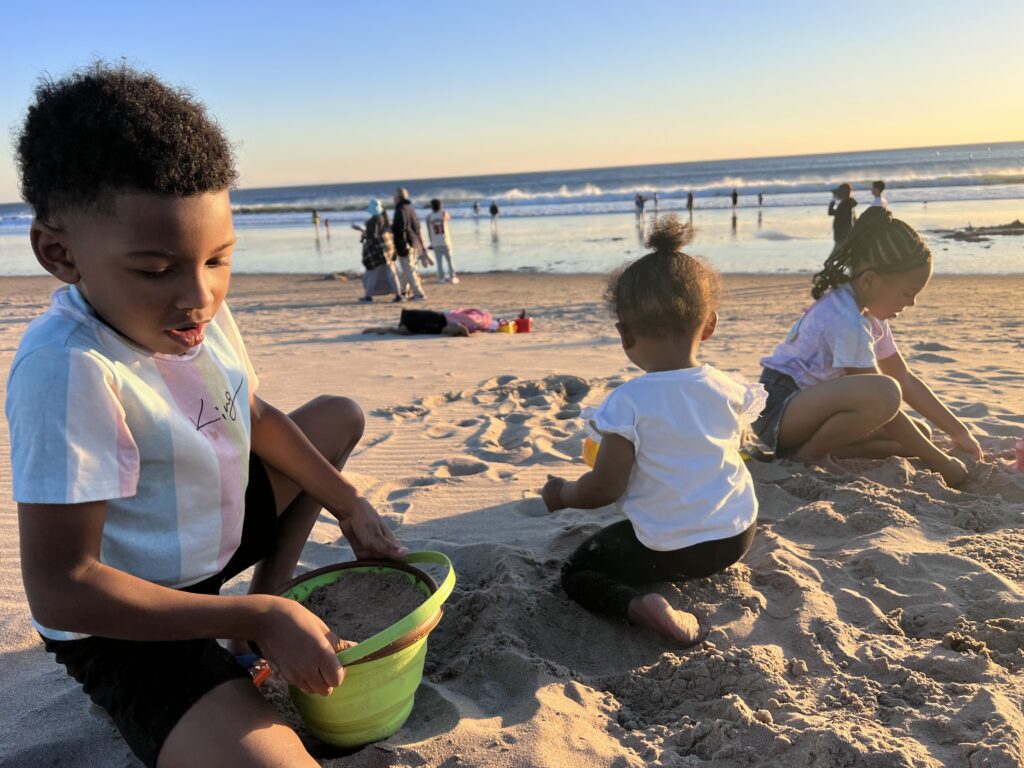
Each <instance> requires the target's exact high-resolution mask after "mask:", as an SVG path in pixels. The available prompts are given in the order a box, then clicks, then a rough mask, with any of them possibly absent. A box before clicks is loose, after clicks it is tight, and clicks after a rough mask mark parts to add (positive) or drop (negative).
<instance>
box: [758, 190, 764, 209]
mask: <svg viewBox="0 0 1024 768" xmlns="http://www.w3.org/2000/svg"><path fill="white" fill-rule="evenodd" d="M763 204H764V194H763V193H761V192H758V193H757V207H758V208H760V207H761V206H762V205H763Z"/></svg>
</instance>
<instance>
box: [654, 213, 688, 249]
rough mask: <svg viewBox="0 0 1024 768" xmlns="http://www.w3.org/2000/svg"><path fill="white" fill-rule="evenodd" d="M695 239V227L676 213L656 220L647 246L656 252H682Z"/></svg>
mask: <svg viewBox="0 0 1024 768" xmlns="http://www.w3.org/2000/svg"><path fill="white" fill-rule="evenodd" d="M692 240H693V227H692V226H690V224H688V223H685V222H682V221H680V220H679V217H678V216H676V215H675V214H669V215H668V216H660V217H658V218H657V219H655V221H654V225H653V227H652V229H651V234H649V235H648V236H647V247H648V248H650V249H651V250H652V251H654V252H655V253H663V254H669V253H682V250H683V248H685V247H686V246H687V245H688V244H689V243H690V241H692Z"/></svg>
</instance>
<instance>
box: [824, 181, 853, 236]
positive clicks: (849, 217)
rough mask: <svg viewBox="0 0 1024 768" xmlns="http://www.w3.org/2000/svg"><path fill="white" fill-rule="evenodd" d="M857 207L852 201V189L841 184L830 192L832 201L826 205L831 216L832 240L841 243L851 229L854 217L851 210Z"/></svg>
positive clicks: (847, 185)
mask: <svg viewBox="0 0 1024 768" xmlns="http://www.w3.org/2000/svg"><path fill="white" fill-rule="evenodd" d="M856 207H857V201H856V200H854V199H853V187H851V186H850V185H849V184H847V183H846V182H843V183H842V184H840V185H839V186H838V187H836V188H835V189H833V190H832V199H831V200H830V201H829V204H828V215H829V216H832V217H833V219H832V239H833V240H835V242H836V243H841V242H843V240H845V239H846V236H847V235H848V234H850V230H851V229H853V222H854V221H855V220H856V218H857V217H856V216H854V215H853V209H854V208H856Z"/></svg>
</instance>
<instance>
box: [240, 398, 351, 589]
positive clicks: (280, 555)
mask: <svg viewBox="0 0 1024 768" xmlns="http://www.w3.org/2000/svg"><path fill="white" fill-rule="evenodd" d="M288 416H289V417H290V418H291V420H292V421H294V422H295V423H296V424H297V425H298V427H299V429H301V430H302V431H303V433H305V435H306V437H307V438H309V441H310V442H311V443H313V445H314V446H315V447H316V449H317V450H318V451H320V453H322V454H323V455H324V456H325V457H326V458H327V460H328V461H329V462H331V463H332V464H333V465H334V466H336V467H337V468H338V469H341V468H342V467H343V466H345V462H346V461H347V460H348V457H349V455H351V453H352V450H353V449H354V448H355V447H356V445H357V444H358V443H359V440H360V438H362V436H363V427H364V425H365V421H364V419H363V412H362V409H360V407H359V406H358V405H357V404H356V403H355V401H353V400H350V399H348V398H347V397H332V396H328V395H321V396H320V397H318V398H316V399H314V400H311V401H310V402H308V403H306V404H305V405H303V406H301V407H299V408H297V409H296V410H294V411H292V412H291V413H290V414H288ZM267 475H268V476H269V477H270V484H271V487H272V488H273V489H274V500H275V502H276V503H277V531H278V538H277V549H276V550H275V551H274V552H273V554H271V555H270V556H269V557H267V558H266V559H264V560H262V561H261V562H260V563H258V564H257V565H256V570H255V573H254V574H253V578H252V583H251V585H250V586H249V593H250V594H268V593H269V594H272V593H274V592H276V591H277V589H278V587H280V586H281V585H282V584H284V583H285V582H286V581H288V579H290V578H292V575H293V574H294V572H295V566H296V564H297V563H298V562H299V556H300V555H301V554H302V548H303V547H304V546H305V545H306V540H307V539H309V532H310V531H311V530H312V529H313V524H314V523H315V522H316V519H317V517H318V516H319V515H320V510H321V509H322V507H321V506H320V502H318V501H317V500H316V499H314V498H313V497H312V496H310V495H308V494H306V493H303V492H302V491H301V489H300V488H299V486H298V485H296V484H295V483H294V482H292V481H291V480H290V479H288V478H287V477H285V476H284V475H282V474H281V473H280V472H278V471H276V470H274V469H272V468H271V467H267Z"/></svg>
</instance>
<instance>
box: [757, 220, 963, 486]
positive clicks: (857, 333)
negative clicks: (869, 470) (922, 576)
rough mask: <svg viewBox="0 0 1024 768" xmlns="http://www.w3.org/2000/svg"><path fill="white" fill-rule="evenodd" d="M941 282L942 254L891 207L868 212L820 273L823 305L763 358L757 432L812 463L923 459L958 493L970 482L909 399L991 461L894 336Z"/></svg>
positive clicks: (818, 293) (956, 442) (957, 442)
mask: <svg viewBox="0 0 1024 768" xmlns="http://www.w3.org/2000/svg"><path fill="white" fill-rule="evenodd" d="M931 275H932V254H931V251H930V250H929V249H928V246H927V245H925V243H924V242H923V241H922V240H921V238H920V237H919V236H918V234H917V233H916V232H915V231H914V230H913V229H912V228H911V227H910V226H909V225H907V224H905V223H904V222H902V221H900V220H899V219H894V218H893V217H892V212H891V211H889V210H888V209H886V208H881V207H877V206H876V207H871V208H868V210H867V211H866V212H865V213H864V215H863V216H861V217H860V218H859V219H858V220H857V223H856V224H854V226H853V230H852V231H851V232H850V235H849V237H847V238H846V240H844V241H843V242H842V243H840V244H839V245H838V246H836V248H835V249H834V250H833V251H832V254H831V255H830V256H829V257H828V260H827V261H826V262H825V265H824V267H823V268H822V270H821V272H819V273H818V274H816V275H815V276H814V287H813V289H812V290H811V295H812V296H813V297H814V298H815V300H816V301H815V303H814V305H813V306H811V308H810V309H809V310H807V312H806V313H805V314H804V315H803V317H801V318H800V319H799V320H797V322H796V324H795V325H794V326H793V328H792V329H791V330H790V332H789V335H788V336H787V337H786V339H785V341H783V342H782V343H781V344H779V345H778V346H777V347H776V348H775V351H774V352H773V353H772V354H771V355H769V356H768V357H765V358H762V360H761V365H762V366H764V370H763V372H762V374H761V383H762V384H764V386H765V388H766V389H767V390H768V406H767V407H766V408H765V411H764V413H762V414H761V417H760V418H759V419H758V420H757V422H756V423H755V424H754V430H755V431H756V432H757V434H758V436H759V437H760V438H761V440H762V441H764V442H765V443H766V444H767V445H768V447H769V448H771V449H772V450H774V451H776V453H778V454H780V455H782V456H786V457H789V458H793V459H795V460H797V461H807V462H811V461H821V460H822V459H825V460H827V458H828V456H830V455H831V456H834V457H837V458H852V457H862V458H885V457H887V456H915V457H918V458H920V459H922V460H923V461H924V463H925V464H926V465H927V466H928V468H929V469H932V470H934V471H936V472H938V473H939V474H941V475H942V477H943V478H944V479H945V481H946V482H947V483H948V484H949V485H951V486H956V485H959V484H960V483H962V482H963V481H964V480H965V479H966V478H967V469H966V468H965V467H964V465H963V463H962V462H961V461H960V460H959V459H955V458H953V457H952V456H950V455H948V454H947V453H945V452H944V451H942V450H941V449H940V448H938V446H936V445H935V444H934V443H933V442H932V440H931V436H932V435H931V430H930V429H929V428H928V426H927V425H925V424H924V423H922V422H917V421H915V420H912V419H911V418H910V417H909V416H907V415H906V414H905V413H903V411H901V410H900V402H901V400H902V401H905V402H906V403H907V405H909V406H910V407H911V408H913V409H914V410H916V411H917V412H918V413H919V414H921V415H922V416H924V417H925V418H926V419H928V420H930V421H931V422H932V423H933V424H935V425H936V426H937V427H939V429H941V430H942V431H943V432H945V433H946V434H948V435H949V436H950V439H951V440H952V442H953V446H954V447H955V448H958V449H960V450H963V451H965V452H966V453H968V454H970V455H971V456H972V457H973V458H975V459H981V458H983V455H982V451H981V446H979V445H978V441H977V439H975V437H974V436H973V435H972V434H971V432H970V430H968V429H967V427H966V426H965V425H964V423H963V422H961V421H960V420H959V419H958V418H957V417H956V416H954V415H953V414H952V413H951V412H950V410H949V409H948V408H947V407H946V406H945V405H943V403H942V401H941V400H939V398H938V397H937V396H936V395H935V393H933V392H932V391H931V389H929V388H928V385H927V384H925V383H924V382H923V381H921V379H919V378H918V377H917V376H915V375H914V374H913V373H912V372H911V371H910V369H909V368H908V367H907V364H906V362H905V361H904V359H903V356H902V355H901V354H900V352H899V350H898V349H897V348H896V343H895V342H894V341H893V338H892V333H891V331H890V330H889V320H891V319H893V318H895V317H897V316H898V315H899V313H900V312H902V311H903V310H904V309H906V308H907V307H912V306H914V303H915V300H916V299H917V295H918V294H919V293H920V292H921V291H923V290H924V287H925V286H926V285H927V284H928V280H929V279H930V278H931ZM852 374H858V375H852Z"/></svg>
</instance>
